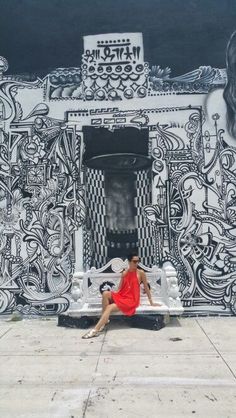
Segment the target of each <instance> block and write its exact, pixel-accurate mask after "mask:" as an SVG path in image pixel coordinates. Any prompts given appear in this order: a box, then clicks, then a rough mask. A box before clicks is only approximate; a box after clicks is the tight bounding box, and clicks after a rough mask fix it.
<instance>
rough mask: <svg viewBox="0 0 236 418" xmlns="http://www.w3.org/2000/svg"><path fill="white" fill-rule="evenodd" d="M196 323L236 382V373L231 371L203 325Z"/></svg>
mask: <svg viewBox="0 0 236 418" xmlns="http://www.w3.org/2000/svg"><path fill="white" fill-rule="evenodd" d="M196 322H197V324H198V326H199V327H200V328H201V330H202V332H203V333H204V334H205V336H206V337H207V339H208V340H209V342H210V343H211V345H212V346H213V347H214V349H215V350H216V352H217V354H218V355H219V356H220V358H221V360H222V361H223V362H224V363H225V365H226V367H227V368H228V369H229V371H230V373H231V374H232V376H233V377H234V379H235V380H236V375H235V373H234V371H233V370H232V369H231V367H230V366H229V364H228V363H227V361H226V360H225V359H224V357H223V356H222V354H221V352H220V351H219V350H218V348H217V347H216V346H215V344H214V343H213V341H212V340H211V339H210V337H209V336H208V335H207V333H206V332H205V330H204V328H203V327H202V325H201V324H200V323H199V322H198V320H197V319H196Z"/></svg>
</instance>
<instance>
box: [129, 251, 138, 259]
mask: <svg viewBox="0 0 236 418" xmlns="http://www.w3.org/2000/svg"><path fill="white" fill-rule="evenodd" d="M133 257H138V253H137V251H133V252H132V253H129V254H128V255H127V258H128V261H131V260H132V258H133Z"/></svg>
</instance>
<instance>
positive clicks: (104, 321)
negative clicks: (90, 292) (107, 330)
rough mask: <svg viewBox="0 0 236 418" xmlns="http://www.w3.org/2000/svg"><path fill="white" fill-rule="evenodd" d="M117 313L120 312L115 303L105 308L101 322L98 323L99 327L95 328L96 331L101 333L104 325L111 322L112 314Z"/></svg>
mask: <svg viewBox="0 0 236 418" xmlns="http://www.w3.org/2000/svg"><path fill="white" fill-rule="evenodd" d="M117 311H119V308H118V307H117V305H116V304H115V303H111V304H110V305H108V306H107V307H106V308H105V310H104V312H103V314H102V316H101V318H100V319H99V321H98V323H97V325H96V326H95V328H94V329H95V330H96V331H99V330H100V329H101V328H102V327H103V326H104V325H106V324H107V322H108V321H109V318H110V315H111V313H112V312H117Z"/></svg>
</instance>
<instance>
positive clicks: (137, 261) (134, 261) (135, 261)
mask: <svg viewBox="0 0 236 418" xmlns="http://www.w3.org/2000/svg"><path fill="white" fill-rule="evenodd" d="M131 261H132V262H133V263H135V264H136V263H139V262H140V260H131Z"/></svg>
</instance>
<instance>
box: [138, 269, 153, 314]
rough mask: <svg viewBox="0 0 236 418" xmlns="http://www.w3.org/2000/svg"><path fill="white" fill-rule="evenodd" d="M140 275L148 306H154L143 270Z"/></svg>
mask: <svg viewBox="0 0 236 418" xmlns="http://www.w3.org/2000/svg"><path fill="white" fill-rule="evenodd" d="M140 273H141V281H142V282H143V286H144V290H145V292H146V294H147V297H148V300H149V302H150V305H152V306H155V303H153V300H152V295H151V292H150V289H149V286H148V282H147V277H146V274H145V273H144V271H143V270H141V271H140Z"/></svg>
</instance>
